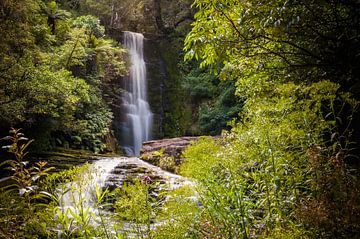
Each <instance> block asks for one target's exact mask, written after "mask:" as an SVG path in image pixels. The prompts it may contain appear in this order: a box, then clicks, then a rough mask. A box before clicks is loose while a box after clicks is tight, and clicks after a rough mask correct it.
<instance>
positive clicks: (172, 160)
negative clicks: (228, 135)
mask: <svg viewBox="0 0 360 239" xmlns="http://www.w3.org/2000/svg"><path fill="white" fill-rule="evenodd" d="M198 139H199V137H179V138H171V139H161V140H152V141H148V142H145V143H143V147H142V149H141V155H140V158H141V159H142V160H144V161H147V162H149V163H151V164H154V165H156V166H159V167H160V168H162V169H164V170H167V171H170V172H178V169H179V166H180V165H181V163H182V161H183V158H182V152H183V151H184V149H185V148H187V147H188V146H189V145H190V144H191V143H192V142H194V141H197V140H198Z"/></svg>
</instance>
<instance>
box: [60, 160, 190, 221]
mask: <svg viewBox="0 0 360 239" xmlns="http://www.w3.org/2000/svg"><path fill="white" fill-rule="evenodd" d="M116 168H121V169H123V173H115V172H114V170H115V169H116ZM134 168H142V169H144V170H141V172H143V173H136V177H137V178H139V179H141V178H142V177H143V176H150V178H152V177H154V178H162V179H163V180H164V182H165V184H164V185H163V187H164V188H163V189H166V190H173V189H176V188H179V187H182V186H184V185H189V186H193V185H194V184H193V182H191V181H189V180H188V179H186V178H184V177H182V176H179V175H176V174H172V173H169V172H167V171H164V170H162V169H161V168H159V167H157V166H154V165H151V164H149V163H146V162H144V161H142V160H140V159H139V158H136V157H131V158H127V157H114V158H102V159H100V160H97V161H95V162H94V163H93V164H91V165H89V168H88V169H87V170H85V171H84V172H80V173H79V174H78V175H76V176H75V179H74V180H73V181H71V182H69V183H66V184H62V185H59V187H58V193H57V196H58V198H59V210H60V211H61V213H62V214H64V215H66V216H67V217H70V218H71V217H72V213H75V214H76V215H87V217H88V218H87V220H88V222H89V223H91V224H93V225H96V224H98V223H99V222H100V218H99V217H98V215H99V210H100V208H99V205H98V198H97V196H96V187H97V188H98V189H99V190H100V191H103V189H104V188H105V187H107V186H108V184H107V183H109V179H111V180H112V181H113V182H114V181H115V182H116V183H117V187H121V185H122V183H123V182H124V180H126V177H127V175H128V172H130V171H131V170H132V169H134ZM154 183H155V182H154ZM159 187H160V189H161V186H160V185H159ZM102 214H103V215H104V214H107V212H105V211H102Z"/></svg>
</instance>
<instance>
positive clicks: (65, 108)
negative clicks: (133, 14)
mask: <svg viewBox="0 0 360 239" xmlns="http://www.w3.org/2000/svg"><path fill="white" fill-rule="evenodd" d="M10 2H11V1H5V2H4V4H2V5H1V12H2V14H3V15H2V16H1V19H3V20H4V21H1V22H0V29H1V31H2V32H3V33H4V35H6V37H4V38H2V39H1V40H0V45H1V51H0V56H1V60H0V88H1V92H0V103H1V104H0V111H1V112H2V114H1V118H0V123H1V124H0V126H1V128H8V127H9V126H17V127H22V128H24V129H25V130H26V131H32V132H35V130H34V129H36V128H37V127H39V126H40V125H44V124H43V123H42V122H50V123H49V124H48V125H51V127H46V128H45V129H44V130H46V131H47V132H42V134H41V135H40V134H39V135H36V134H33V135H32V136H33V137H35V138H39V139H40V138H41V140H39V141H35V145H36V144H38V145H37V147H36V148H37V150H39V149H40V150H48V149H49V148H50V147H53V146H55V144H54V140H53V139H51V136H52V135H54V133H55V132H56V134H58V135H57V138H63V141H65V139H71V137H72V136H79V135H80V132H84V133H83V134H82V135H81V137H82V138H83V140H82V142H84V144H85V145H83V146H82V147H84V148H88V149H90V150H93V151H96V152H101V151H104V150H105V148H106V147H105V144H104V143H103V142H104V138H105V135H108V134H109V132H110V130H109V127H110V125H111V120H112V114H111V112H110V107H109V105H110V104H111V103H112V101H111V100H109V99H108V98H106V97H105V96H106V95H108V92H111V91H113V90H114V88H116V87H113V81H115V80H116V79H118V77H119V76H121V75H123V74H124V73H125V72H126V66H125V62H124V61H123V58H124V55H125V53H124V50H123V49H121V48H120V47H118V46H116V44H115V43H114V42H113V41H111V40H109V39H106V38H105V36H104V31H105V30H104V27H103V26H101V25H100V22H99V20H98V19H97V18H96V17H94V16H90V15H87V16H80V17H72V15H71V14H70V13H69V12H68V11H66V10H64V9H62V8H61V4H58V3H57V2H55V1H38V0H21V1H15V2H14V3H13V4H11V3H10ZM20 13H21V14H20ZM19 16H21V17H19ZM95 109H96V110H95ZM74 122H77V123H75V124H74ZM80 126H81V127H80ZM46 141H47V143H46ZM66 141H67V142H61V144H63V145H64V144H68V143H70V144H71V143H72V141H71V140H66ZM40 143H41V144H40ZM73 146H74V147H79V146H78V145H77V144H75V145H73ZM40 147H43V148H40Z"/></svg>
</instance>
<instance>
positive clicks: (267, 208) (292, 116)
mask: <svg viewBox="0 0 360 239" xmlns="http://www.w3.org/2000/svg"><path fill="white" fill-rule="evenodd" d="M194 6H195V7H196V8H197V9H198V12H197V13H196V15H195V22H194V23H193V29H192V31H191V32H190V33H189V34H188V36H187V39H186V40H185V50H186V51H187V54H186V56H185V59H193V58H195V59H198V60H201V66H202V67H205V66H208V67H211V68H212V70H213V72H215V73H218V74H219V77H220V79H223V80H235V81H236V84H235V86H236V95H238V96H240V97H243V98H244V99H246V100H245V104H244V108H243V109H244V110H243V114H242V119H241V121H240V122H239V123H233V126H234V128H233V130H232V131H231V132H229V133H225V135H224V138H223V139H222V140H220V142H213V141H200V142H199V143H197V144H195V145H194V146H193V147H191V148H190V149H188V150H187V151H186V152H185V156H186V157H187V158H188V162H187V163H186V165H185V166H184V172H185V173H186V174H187V175H189V176H192V177H195V178H197V179H198V180H199V182H200V183H201V185H202V187H201V188H200V193H199V194H200V195H204V197H203V201H204V202H203V204H204V207H205V210H206V213H205V214H204V218H203V219H202V223H200V230H201V231H202V234H203V236H204V237H205V238H209V237H210V238H211V237H226V238H236V237H240V238H249V237H252V236H253V235H255V234H256V235H263V236H264V237H265V238H268V237H274V238H282V237H285V238H286V237H287V236H286V235H289V233H291V232H294V233H295V234H298V235H301V237H307V236H308V237H321V238H326V237H329V238H335V237H336V238H354V237H356V236H355V234H356V231H357V230H358V229H357V227H356V224H357V222H358V217H356V216H354V214H353V213H350V211H351V210H353V212H354V211H357V210H356V209H355V208H358V205H359V202H358V201H357V200H354V199H353V198H354V197H355V198H356V197H357V196H354V195H357V192H358V190H357V189H356V186H354V185H355V184H357V182H358V178H359V175H358V163H355V162H358V160H357V159H356V158H358V157H357V156H356V152H358V151H356V150H354V148H355V149H356V147H358V143H359V142H358V127H357V126H356V125H355V123H354V122H355V121H356V119H358V115H359V113H358V106H357V105H358V102H357V101H356V100H355V99H358V95H357V93H356V92H358V91H357V85H358V79H359V71H358V70H356V69H357V66H355V65H353V64H356V63H355V62H358V61H359V54H358V50H356V49H359V48H358V43H359V36H360V34H359V32H358V28H356V27H355V25H353V24H357V23H358V20H359V17H358V14H359V5H358V4H356V3H355V2H353V1H348V2H341V1H331V2H327V1H320V2H318V1H312V0H309V1H307V0H305V1H277V0H274V1H268V2H266V3H260V2H259V1H225V2H224V1H217V0H210V1H194ZM344 31H346V32H347V33H344V35H342V33H343V32H344ZM299 33H301V34H299ZM338 36H341V37H338ZM347 44H348V45H347ZM345 45H347V47H349V49H352V50H351V52H349V51H348V50H347V49H345V48H344V47H345ZM347 91H350V92H352V93H355V94H353V95H351V94H349V93H347ZM340 135H341V136H340ZM353 154H355V155H353ZM335 182H336V183H335ZM350 192H351V193H350ZM320 195H322V196H320ZM350 208H351V209H350ZM314 212H316V213H315V214H316V215H313V213H314ZM341 212H343V213H341ZM349 214H350V215H352V216H350V217H351V218H352V219H349V218H347V217H346V216H345V215H349ZM335 218H341V219H339V220H337V219H335ZM215 225H220V226H215ZM335 225H338V226H335ZM235 235H239V236H235Z"/></svg>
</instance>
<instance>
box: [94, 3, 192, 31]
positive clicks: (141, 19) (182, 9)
mask: <svg viewBox="0 0 360 239" xmlns="http://www.w3.org/2000/svg"><path fill="white" fill-rule="evenodd" d="M191 4H192V1H191V0H180V1H177V0H125V1H121V2H119V1H117V2H116V3H113V4H112V5H111V10H110V11H109V12H108V13H107V14H106V16H103V17H102V18H101V16H100V18H101V19H102V21H103V22H105V24H106V25H107V26H108V29H109V30H111V31H114V30H129V31H134V32H141V33H143V34H145V35H169V34H172V33H176V32H177V33H179V32H180V31H184V30H185V31H186V30H187V29H188V28H189V26H190V23H191V21H192V18H193V15H194V9H192V8H191Z"/></svg>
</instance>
